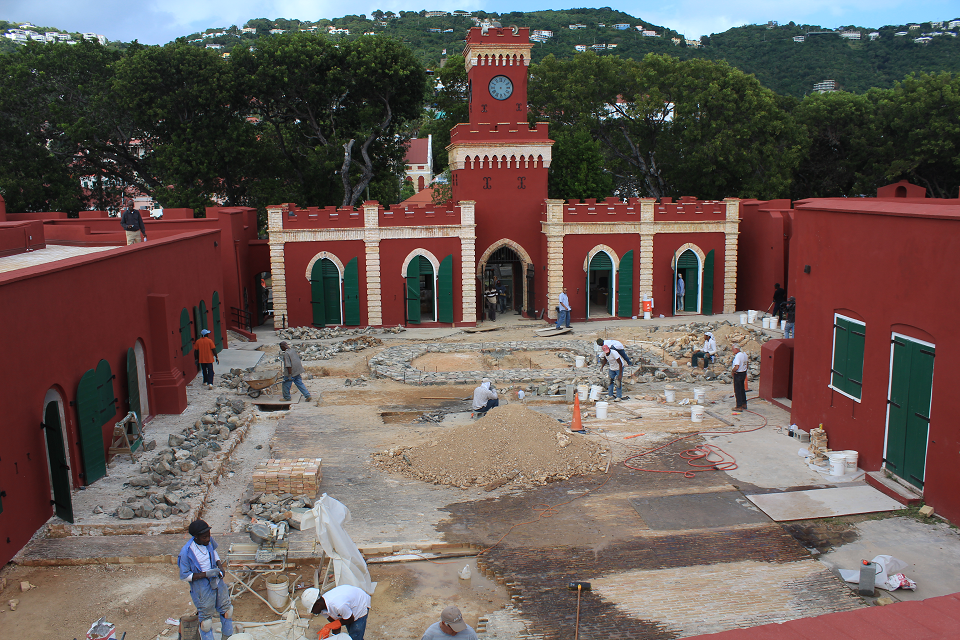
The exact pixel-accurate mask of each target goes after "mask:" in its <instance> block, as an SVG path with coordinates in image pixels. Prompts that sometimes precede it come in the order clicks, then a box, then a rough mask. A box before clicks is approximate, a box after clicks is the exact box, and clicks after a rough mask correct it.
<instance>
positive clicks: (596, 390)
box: [590, 384, 603, 402]
mask: <svg viewBox="0 0 960 640" xmlns="http://www.w3.org/2000/svg"><path fill="white" fill-rule="evenodd" d="M601 391H603V387H601V386H600V385H596V384H595V385H593V386H591V387H590V399H591V400H593V401H594V402H596V401H597V400H599V399H600V392H601Z"/></svg>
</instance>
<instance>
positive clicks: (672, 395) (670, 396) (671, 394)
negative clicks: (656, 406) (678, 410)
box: [663, 389, 677, 402]
mask: <svg viewBox="0 0 960 640" xmlns="http://www.w3.org/2000/svg"><path fill="white" fill-rule="evenodd" d="M663 395H665V396H667V402H673V401H674V400H676V398H677V391H676V389H664V390H663Z"/></svg>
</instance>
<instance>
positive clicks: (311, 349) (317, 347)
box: [278, 336, 383, 362]
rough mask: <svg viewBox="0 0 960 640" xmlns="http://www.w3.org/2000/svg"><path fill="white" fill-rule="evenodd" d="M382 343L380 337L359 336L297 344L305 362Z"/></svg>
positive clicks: (325, 358)
mask: <svg viewBox="0 0 960 640" xmlns="http://www.w3.org/2000/svg"><path fill="white" fill-rule="evenodd" d="M382 344H383V341H382V340H381V339H380V338H374V337H372V336H357V337H356V338H348V339H346V340H341V341H340V342H334V343H332V344H300V345H297V353H299V354H300V360H301V361H303V362H308V361H310V360H329V359H330V358H332V357H333V356H335V355H337V354H338V353H344V352H347V351H363V350H364V349H369V348H370V347H379V346H380V345H382ZM278 360H279V356H278Z"/></svg>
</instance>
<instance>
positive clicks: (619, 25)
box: [613, 22, 630, 31]
mask: <svg viewBox="0 0 960 640" xmlns="http://www.w3.org/2000/svg"><path fill="white" fill-rule="evenodd" d="M613 28H614V29H617V30H618V31H626V30H627V29H629V28H630V25H629V24H627V23H625V22H619V23H617V24H615V25H613Z"/></svg>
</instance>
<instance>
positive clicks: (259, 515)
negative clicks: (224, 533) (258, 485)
mask: <svg viewBox="0 0 960 640" xmlns="http://www.w3.org/2000/svg"><path fill="white" fill-rule="evenodd" d="M312 508H313V497H311V496H295V495H293V494H292V493H282V494H280V495H277V494H275V493H255V494H253V495H252V496H249V497H247V498H245V499H244V501H243V504H242V505H241V506H240V512H241V513H242V514H243V515H244V516H246V517H245V519H244V521H243V523H242V524H241V526H240V527H239V529H238V528H237V527H236V526H235V527H234V529H235V530H238V531H246V530H247V529H248V528H249V526H250V524H252V523H253V522H254V521H255V520H268V521H270V522H273V523H278V522H283V521H284V520H286V521H288V522H289V523H290V526H292V527H293V528H294V529H299V528H300V520H301V517H300V516H301V515H302V514H303V513H304V512H305V511H306V510H308V509H312Z"/></svg>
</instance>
